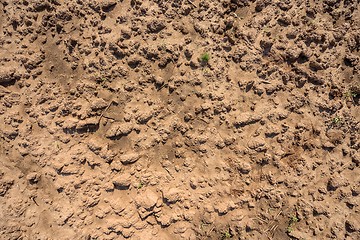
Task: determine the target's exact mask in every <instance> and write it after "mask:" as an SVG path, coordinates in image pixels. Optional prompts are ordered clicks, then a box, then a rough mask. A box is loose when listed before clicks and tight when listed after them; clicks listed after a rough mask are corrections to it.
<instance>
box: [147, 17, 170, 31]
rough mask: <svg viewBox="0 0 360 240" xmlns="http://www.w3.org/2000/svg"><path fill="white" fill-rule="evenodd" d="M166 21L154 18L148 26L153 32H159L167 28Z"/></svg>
mask: <svg viewBox="0 0 360 240" xmlns="http://www.w3.org/2000/svg"><path fill="white" fill-rule="evenodd" d="M165 27H166V26H165V23H164V22H163V21H160V20H153V21H151V22H150V23H149V24H148V25H147V28H148V29H149V32H151V33H158V32H160V31H161V30H163V29H164V28H165Z"/></svg>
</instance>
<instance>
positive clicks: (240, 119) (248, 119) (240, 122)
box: [234, 113, 262, 127]
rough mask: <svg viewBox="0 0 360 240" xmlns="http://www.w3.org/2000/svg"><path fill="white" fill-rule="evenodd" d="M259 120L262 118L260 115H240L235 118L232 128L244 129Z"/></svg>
mask: <svg viewBox="0 0 360 240" xmlns="http://www.w3.org/2000/svg"><path fill="white" fill-rule="evenodd" d="M261 119H262V117H261V116H260V115H255V114H254V113H242V114H240V115H239V116H237V117H236V118H235V121H234V126H235V127H244V126H246V125H250V124H254V123H256V122H259V121H260V120H261Z"/></svg>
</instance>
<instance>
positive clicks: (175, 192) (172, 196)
mask: <svg viewBox="0 0 360 240" xmlns="http://www.w3.org/2000/svg"><path fill="white" fill-rule="evenodd" d="M181 195H182V191H181V190H180V189H178V188H170V189H169V190H168V191H166V192H164V198H165V200H166V201H167V202H168V203H175V202H177V201H179V200H180V199H181Z"/></svg>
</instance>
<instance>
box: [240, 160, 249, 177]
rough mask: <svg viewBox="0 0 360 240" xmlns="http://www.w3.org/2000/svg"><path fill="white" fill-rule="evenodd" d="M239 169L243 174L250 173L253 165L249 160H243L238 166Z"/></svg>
mask: <svg viewBox="0 0 360 240" xmlns="http://www.w3.org/2000/svg"><path fill="white" fill-rule="evenodd" d="M238 170H239V171H240V172H241V173H242V174H248V173H249V172H250V171H251V165H250V164H249V163H247V162H241V163H240V164H239V166H238Z"/></svg>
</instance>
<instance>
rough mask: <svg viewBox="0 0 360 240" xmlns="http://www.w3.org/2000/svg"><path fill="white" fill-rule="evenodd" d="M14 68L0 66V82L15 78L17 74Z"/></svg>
mask: <svg viewBox="0 0 360 240" xmlns="http://www.w3.org/2000/svg"><path fill="white" fill-rule="evenodd" d="M15 73H16V69H15V68H11V67H3V66H2V67H1V70H0V84H1V83H8V82H11V81H13V80H16V79H17V78H18V76H17V75H16V74H15Z"/></svg>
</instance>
